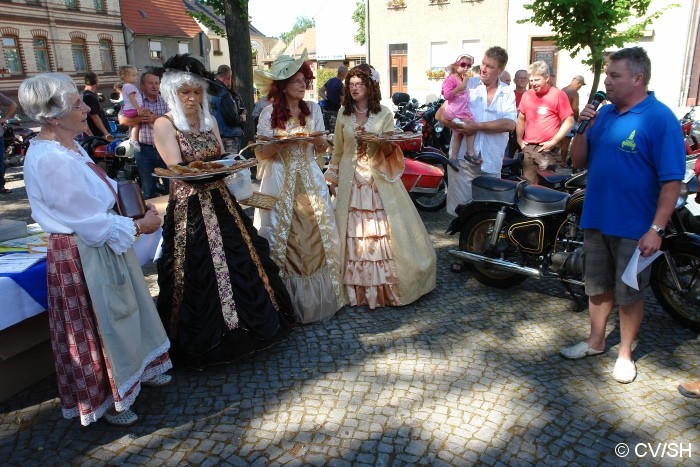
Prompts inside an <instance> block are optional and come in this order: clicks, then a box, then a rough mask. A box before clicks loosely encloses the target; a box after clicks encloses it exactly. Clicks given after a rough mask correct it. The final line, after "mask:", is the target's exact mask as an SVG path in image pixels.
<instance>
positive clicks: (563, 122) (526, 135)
mask: <svg viewBox="0 0 700 467" xmlns="http://www.w3.org/2000/svg"><path fill="white" fill-rule="evenodd" d="M527 72H528V75H529V77H530V78H529V80H530V89H529V90H528V91H526V92H525V94H523V97H522V99H521V100H520V105H519V106H518V125H517V127H516V132H517V135H518V145H519V146H520V147H521V148H522V150H523V177H525V179H527V180H528V181H529V182H530V183H537V170H538V169H539V170H545V169H546V168H547V167H548V166H549V165H551V164H556V162H557V160H558V156H559V142H560V141H561V140H562V138H564V136H566V134H567V133H568V132H569V130H571V128H572V127H573V126H574V116H573V115H574V112H573V110H572V109H571V104H569V98H568V97H566V93H564V92H563V91H562V90H561V89H558V88H555V87H553V86H551V85H550V84H549V82H548V80H549V65H547V63H545V62H535V63H533V64H531V65H530V66H529V67H528V69H527Z"/></svg>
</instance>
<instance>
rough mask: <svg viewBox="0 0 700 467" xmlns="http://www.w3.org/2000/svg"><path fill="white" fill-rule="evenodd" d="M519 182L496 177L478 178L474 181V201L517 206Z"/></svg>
mask: <svg viewBox="0 0 700 467" xmlns="http://www.w3.org/2000/svg"><path fill="white" fill-rule="evenodd" d="M517 187H518V182H516V181H514V180H506V179H501V178H496V177H486V176H481V177H476V178H475V179H474V180H472V199H473V200H474V201H480V202H489V201H491V202H496V203H504V204H511V205H513V204H515V199H516V189H517Z"/></svg>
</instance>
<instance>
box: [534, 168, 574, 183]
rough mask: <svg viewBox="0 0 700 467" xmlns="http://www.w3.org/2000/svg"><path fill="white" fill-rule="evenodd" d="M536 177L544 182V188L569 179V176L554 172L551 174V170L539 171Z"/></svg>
mask: <svg viewBox="0 0 700 467" xmlns="http://www.w3.org/2000/svg"><path fill="white" fill-rule="evenodd" d="M538 175H539V176H540V177H542V180H544V181H545V185H546V186H550V185H559V184H560V183H561V182H563V181H564V180H566V179H567V178H569V175H566V174H558V173H556V172H552V171H551V170H540V171H539V172H538Z"/></svg>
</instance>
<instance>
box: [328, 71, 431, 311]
mask: <svg viewBox="0 0 700 467" xmlns="http://www.w3.org/2000/svg"><path fill="white" fill-rule="evenodd" d="M377 81H378V75H377V73H376V71H374V69H373V68H371V67H369V66H368V65H360V66H358V67H355V68H353V69H352V70H350V72H349V73H348V75H347V77H346V78H345V90H344V95H345V97H344V102H345V106H343V107H341V108H340V111H339V113H338V119H337V122H336V126H335V134H334V148H333V158H332V160H331V163H330V165H329V169H328V171H327V172H326V179H327V180H328V181H329V182H330V183H331V191H335V192H336V196H337V202H336V210H335V216H336V220H337V223H338V231H339V232H340V237H341V251H342V262H343V266H344V268H343V269H344V276H343V284H344V285H345V289H346V292H347V294H348V297H349V303H350V305H352V306H365V305H366V306H367V307H368V308H369V309H374V308H376V307H382V306H398V305H406V304H408V303H411V302H413V301H415V300H417V299H418V298H420V297H421V296H422V295H425V294H426V293H428V292H430V291H431V290H433V289H434V288H435V264H436V257H435V249H434V248H433V245H432V243H431V241H430V237H429V236H428V232H427V231H426V230H425V225H424V224H423V221H422V220H421V218H420V216H419V215H418V212H417V211H416V209H415V207H414V206H413V203H412V202H411V198H410V197H409V196H408V193H407V192H406V189H405V188H404V186H403V183H401V175H402V174H403V170H404V159H403V154H402V153H401V151H400V149H399V148H398V147H397V146H396V145H394V144H392V143H388V142H383V143H381V144H380V143H376V142H368V143H367V142H358V141H357V139H356V137H355V135H356V133H357V132H358V131H366V132H369V133H375V134H379V133H383V132H386V131H391V130H393V129H394V120H393V115H392V112H391V111H390V110H389V109H387V108H386V107H384V106H382V105H380V103H379V101H380V99H381V94H380V91H379V83H378V82H377Z"/></svg>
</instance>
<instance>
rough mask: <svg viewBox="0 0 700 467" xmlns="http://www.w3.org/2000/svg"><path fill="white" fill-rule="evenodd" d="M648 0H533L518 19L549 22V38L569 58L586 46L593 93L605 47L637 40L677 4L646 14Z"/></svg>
mask: <svg viewBox="0 0 700 467" xmlns="http://www.w3.org/2000/svg"><path fill="white" fill-rule="evenodd" d="M650 3H651V0H533V1H532V2H531V3H528V4H526V5H524V7H525V9H527V10H530V11H531V12H532V17H531V18H527V19H522V20H519V21H518V23H534V24H536V25H538V26H543V25H545V24H546V25H549V26H550V27H551V29H552V31H553V32H554V35H553V36H552V37H551V38H549V39H552V40H555V41H556V42H557V47H559V48H560V49H564V50H566V51H568V52H569V54H570V55H571V57H572V58H573V57H575V56H576V55H577V54H578V53H579V52H581V51H582V50H587V51H588V56H587V59H586V60H584V61H583V63H584V64H586V65H589V66H590V67H591V69H592V70H593V83H592V92H591V96H592V95H593V93H594V92H595V91H596V89H597V88H598V84H599V82H600V73H601V71H602V69H603V60H604V59H605V57H604V54H605V51H606V50H608V49H610V48H613V47H615V48H619V47H623V46H624V45H625V43H630V42H636V41H637V40H638V39H639V38H640V37H643V35H644V31H645V30H646V29H647V27H648V26H649V25H650V24H652V23H653V22H654V21H655V20H656V19H657V18H658V17H659V16H661V15H662V14H663V12H664V11H665V10H666V9H668V8H671V7H675V6H678V5H676V4H672V5H666V6H664V7H663V8H661V9H660V10H659V11H656V12H654V13H650V14H648V15H647V11H648V9H649V5H650ZM631 20H634V22H631ZM623 28H624V29H623Z"/></svg>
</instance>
